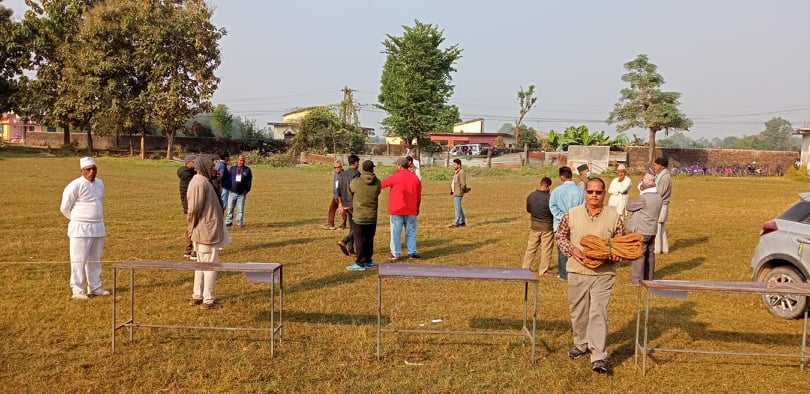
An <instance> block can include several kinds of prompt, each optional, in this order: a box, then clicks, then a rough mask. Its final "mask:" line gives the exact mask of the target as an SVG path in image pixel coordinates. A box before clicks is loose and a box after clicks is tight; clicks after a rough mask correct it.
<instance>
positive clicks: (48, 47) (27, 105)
mask: <svg viewBox="0 0 810 394" xmlns="http://www.w3.org/2000/svg"><path fill="white" fill-rule="evenodd" d="M25 3H26V5H27V6H28V7H29V8H30V10H31V12H27V13H26V14H25V19H24V20H23V23H22V26H21V31H20V34H21V35H22V37H24V40H25V43H26V46H27V49H28V51H29V52H30V54H31V57H30V63H29V65H28V69H29V70H31V71H35V72H36V78H34V79H30V78H28V77H26V76H23V77H22V78H20V85H21V88H22V90H23V91H24V92H25V93H24V94H22V95H21V100H20V107H21V108H20V111H21V112H23V113H25V114H30V115H31V116H32V117H33V118H34V119H35V120H36V121H37V122H39V123H42V124H52V125H57V126H61V127H62V130H63V131H64V138H63V142H64V144H66V145H67V144H70V128H71V123H73V122H76V121H79V122H83V121H85V120H84V119H76V118H77V117H76V116H74V114H73V113H71V112H69V110H63V109H61V108H55V106H54V104H55V102H56V100H57V98H58V97H59V95H60V93H61V91H62V90H63V89H65V85H66V84H69V83H71V80H70V78H67V77H65V76H64V75H63V73H64V71H65V62H66V60H68V59H70V57H71V56H72V55H73V54H72V53H70V52H69V51H65V50H61V51H60V48H63V47H64V46H65V45H69V44H71V43H73V42H75V41H76V35H77V34H78V31H79V27H80V26H81V21H82V18H83V17H82V15H83V14H84V12H85V11H87V10H88V9H89V8H91V7H92V6H93V4H95V3H96V0H42V1H40V2H39V3H37V2H34V1H31V0H26V2H25ZM40 3H41V4H40Z"/></svg>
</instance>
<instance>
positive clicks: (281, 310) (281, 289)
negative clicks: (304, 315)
mask: <svg viewBox="0 0 810 394" xmlns="http://www.w3.org/2000/svg"><path fill="white" fill-rule="evenodd" d="M283 337H284V266H281V265H279V266H278V344H279V345H281V341H282V340H283Z"/></svg>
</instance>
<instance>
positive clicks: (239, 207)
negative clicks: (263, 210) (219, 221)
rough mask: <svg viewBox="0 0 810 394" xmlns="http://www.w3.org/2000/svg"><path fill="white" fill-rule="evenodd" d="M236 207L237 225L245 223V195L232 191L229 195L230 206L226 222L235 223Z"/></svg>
mask: <svg viewBox="0 0 810 394" xmlns="http://www.w3.org/2000/svg"><path fill="white" fill-rule="evenodd" d="M234 206H235V207H236V225H237V226H241V225H244V224H245V195H244V194H236V193H233V192H231V193H230V195H229V196H228V208H227V210H226V212H227V213H228V216H227V217H225V224H226V225H228V224H233V208H234Z"/></svg>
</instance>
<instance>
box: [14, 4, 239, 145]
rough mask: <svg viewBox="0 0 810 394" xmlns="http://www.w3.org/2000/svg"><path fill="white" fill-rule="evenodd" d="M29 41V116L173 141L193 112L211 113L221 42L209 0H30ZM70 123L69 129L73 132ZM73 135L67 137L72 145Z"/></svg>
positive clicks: (98, 130)
mask: <svg viewBox="0 0 810 394" xmlns="http://www.w3.org/2000/svg"><path fill="white" fill-rule="evenodd" d="M28 3H29V6H30V7H32V10H33V12H31V13H28V14H27V16H26V20H25V23H24V30H23V31H24V33H25V34H26V39H27V40H28V41H29V42H30V43H31V46H30V50H31V52H32V57H31V59H32V61H31V67H32V69H34V70H36V72H37V78H36V79H34V80H31V81H25V80H24V81H23V82H24V83H25V82H27V84H26V85H25V86H26V88H28V91H27V92H26V94H27V97H29V103H28V104H29V105H27V106H26V109H27V112H28V113H31V114H36V116H37V117H39V119H38V120H40V121H42V122H47V123H52V124H60V125H64V126H69V125H71V124H72V125H75V126H78V127H79V128H82V129H84V130H86V131H87V133H88V149H89V150H91V151H92V138H90V137H91V135H92V134H93V133H97V134H113V133H114V134H119V133H121V132H124V133H127V134H130V135H132V134H140V135H141V137H142V138H141V154H142V155H143V152H144V150H143V136H145V135H146V134H149V133H151V132H152V131H153V130H154V129H156V128H160V129H161V130H163V132H164V134H166V136H167V137H168V141H169V144H168V147H167V150H166V152H167V158H168V157H170V155H171V152H172V143H173V137H174V135H175V133H176V131H177V130H182V129H184V125H185V122H186V120H187V119H188V118H190V117H191V115H192V114H194V113H197V112H201V111H207V110H210V107H211V106H210V97H211V95H212V94H213V92H214V90H215V89H216V87H217V84H218V83H219V79H218V78H216V76H215V75H214V70H215V69H216V68H217V67H218V65H219V64H220V58H219V45H218V40H219V39H220V38H221V37H222V35H224V34H225V31H224V30H221V29H217V28H215V27H214V26H213V25H212V24H211V22H210V19H211V14H212V13H211V10H210V9H209V8H208V6H207V5H206V4H205V3H204V1H203V0H150V1H131V0H104V1H91V0H50V1H42V6H41V7H40V6H39V5H38V4H36V3H33V2H28ZM67 130H68V129H67V127H66V135H69V134H67ZM68 138H69V137H66V142H67V141H69V139H68Z"/></svg>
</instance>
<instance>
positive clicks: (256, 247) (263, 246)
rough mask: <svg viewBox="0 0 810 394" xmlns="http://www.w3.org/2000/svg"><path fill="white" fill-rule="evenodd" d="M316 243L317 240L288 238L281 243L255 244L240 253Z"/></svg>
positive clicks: (244, 248) (244, 247)
mask: <svg viewBox="0 0 810 394" xmlns="http://www.w3.org/2000/svg"><path fill="white" fill-rule="evenodd" d="M312 241H315V238H287V239H283V240H280V241H273V242H264V243H255V244H252V245H247V246H243V247H242V248H241V249H240V251H251V250H262V249H268V248H280V247H284V246H290V245H296V244H306V243H310V242H312Z"/></svg>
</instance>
